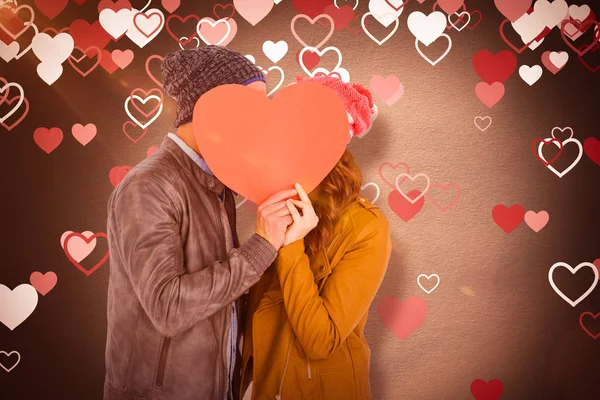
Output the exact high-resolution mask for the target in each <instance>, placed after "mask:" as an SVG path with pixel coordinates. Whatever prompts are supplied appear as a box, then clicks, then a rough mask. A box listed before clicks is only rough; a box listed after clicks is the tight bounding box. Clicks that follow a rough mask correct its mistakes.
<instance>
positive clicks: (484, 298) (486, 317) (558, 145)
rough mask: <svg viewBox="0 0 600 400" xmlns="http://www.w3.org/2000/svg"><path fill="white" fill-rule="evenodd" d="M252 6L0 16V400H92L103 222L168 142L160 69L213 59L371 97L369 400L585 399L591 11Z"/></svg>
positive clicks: (52, 10)
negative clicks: (228, 54) (1, 212)
mask: <svg viewBox="0 0 600 400" xmlns="http://www.w3.org/2000/svg"><path fill="white" fill-rule="evenodd" d="M17 3H18V5H15V4H17ZM259 3H260V6H258V4H259ZM255 4H256V5H257V6H256V7H248V2H247V1H237V0H236V1H230V2H229V3H225V2H223V3H220V4H218V3H217V2H216V1H206V2H194V1H191V0H181V1H178V0H151V1H150V2H149V1H148V0H120V1H118V2H115V1H112V0H103V1H101V2H92V1H89V0H87V1H86V0H76V1H65V0H42V1H40V0H18V1H13V0H0V138H1V139H0V140H2V146H0V160H1V163H2V171H3V172H2V177H3V183H4V187H5V188H6V190H7V195H5V196H3V199H4V203H3V205H4V209H5V210H6V211H5V219H4V225H5V227H6V228H5V229H6V230H7V232H9V234H8V235H6V238H5V239H4V241H3V246H4V248H5V249H7V251H5V252H4V253H3V254H4V258H3V266H2V268H0V388H2V393H3V394H8V397H9V398H19V399H25V400H29V399H38V398H92V397H93V398H99V397H100V396H101V391H102V384H103V379H104V343H105V335H106V325H105V324H106V322H105V321H106V287H107V284H108V273H109V268H110V265H109V262H108V261H107V257H108V254H109V253H108V247H107V243H106V233H105V232H106V201H107V199H108V197H109V195H110V193H111V191H112V190H113V188H114V187H115V186H116V185H118V183H119V182H120V181H121V180H122V179H123V177H124V176H125V175H126V174H127V173H128V171H129V170H130V169H131V168H132V167H133V166H135V165H136V164H137V163H139V162H140V161H141V160H143V159H144V158H145V157H148V156H149V155H151V154H152V152H154V151H155V150H156V146H158V145H160V142H161V140H162V138H163V137H164V135H165V134H166V133H167V132H169V131H172V129H173V128H172V122H173V120H174V117H175V103H174V101H173V100H172V99H170V98H168V96H166V95H165V94H164V91H163V88H162V77H161V75H160V69H159V68H160V60H161V58H162V56H164V55H165V54H166V53H168V52H170V51H176V50H179V49H180V46H183V47H185V48H193V47H197V46H204V45H206V44H207V43H213V44H214V43H221V44H222V45H226V46H227V47H229V48H232V49H234V50H237V51H239V52H241V53H242V54H245V55H247V56H248V58H250V59H252V60H253V61H254V62H255V63H256V64H257V65H258V66H260V67H261V68H262V69H263V70H265V71H271V72H272V71H275V73H273V74H271V73H268V74H267V86H268V91H269V92H272V93H276V92H277V90H279V89H280V88H281V87H285V86H286V85H287V84H289V83H291V82H292V81H294V80H295V78H296V76H298V75H301V76H307V75H310V74H313V75H314V74H315V73H318V72H322V73H331V74H333V75H335V76H338V77H340V78H341V79H344V80H348V79H349V80H350V81H352V82H357V83H360V84H362V85H364V86H365V87H367V88H369V89H370V90H371V91H372V93H373V95H374V99H375V102H376V103H377V105H378V108H379V117H378V119H377V121H376V122H375V125H374V127H373V129H372V130H371V132H369V133H368V134H367V135H366V136H365V137H364V138H361V139H355V140H353V141H352V142H351V144H350V147H349V148H350V150H351V151H352V153H353V155H354V157H355V159H356V161H357V162H358V164H359V166H360V167H361V170H362V171H363V186H362V194H363V196H365V197H367V198H369V199H371V200H372V201H373V202H374V204H375V205H377V206H378V207H379V208H380V209H381V210H382V211H383V212H384V213H385V214H386V215H387V217H388V219H389V220H390V223H391V229H392V239H393V252H392V257H391V259H390V263H389V267H388V271H387V274H386V277H385V279H384V281H383V283H382V285H381V288H380V290H379V292H378V294H377V296H376V298H375V299H374V301H373V304H372V307H371V310H370V318H369V321H368V324H367V328H366V335H367V339H368V340H369V343H370V346H371V351H372V360H371V385H372V392H373V398H374V399H382V400H388V399H389V400H392V399H398V398H401V399H411V400H413V399H414V400H433V399H442V398H443V399H448V400H454V399H457V400H462V399H475V400H487V399H494V400H498V399H502V400H522V399H538V398H539V399H557V400H558V399H571V398H577V399H584V400H588V399H589V400H592V399H597V398H600V387H599V386H598V385H597V384H596V382H597V381H598V380H599V379H600V372H599V369H598V368H597V367H596V366H597V359H595V358H593V357H592V354H594V351H595V350H596V349H597V347H598V345H599V343H600V314H599V313H600V308H599V307H600V306H599V304H600V284H598V276H599V274H598V271H600V250H599V249H600V243H599V241H600V239H599V238H600V235H599V234H598V229H599V227H600V211H599V210H598V207H599V206H598V204H600V191H597V190H593V189H594V188H595V186H597V182H599V181H600V125H599V123H598V121H597V116H596V114H597V111H598V91H597V90H595V91H594V89H593V88H595V87H600V73H598V71H599V70H600V43H598V42H599V41H600V29H598V28H597V26H598V25H597V21H598V20H599V19H600V8H599V7H598V6H597V5H596V3H595V2H593V1H589V0H588V1H587V2H586V3H577V4H575V3H574V2H572V1H564V0H554V1H553V2H552V1H548V0H534V1H532V0H494V1H493V2H492V1H486V2H480V1H475V0H465V1H460V0H438V1H433V0H417V1H414V0H413V1H406V0H359V1H354V0H349V1H346V2H344V1H343V0H338V1H336V2H335V4H334V1H333V0H314V1H304V0H279V1H274V2H273V3H272V4H269V2H268V1H264V0H263V1H259V2H256V3H255ZM16 7H22V8H19V10H18V11H17V12H16V13H13V10H15V9H16ZM123 7H125V8H123ZM127 7H130V8H127ZM30 10H31V11H30ZM418 13H420V14H418ZM322 14H326V15H325V16H322V17H320V18H317V17H319V16H320V15H322ZM14 15H16V16H17V17H18V18H15V17H14ZM299 15H302V16H299ZM365 15H366V17H365ZM188 16H191V17H189V18H187V20H186V17H188ZM183 21H185V23H184V22H183ZM199 21H203V22H202V23H199ZM330 21H334V29H332V27H331V26H330ZM36 32H39V35H40V36H37V37H38V39H36V40H33V38H34V36H35V34H36ZM42 32H44V35H48V36H49V37H46V36H41V33H42ZM59 34H62V36H60V37H58V39H52V38H54V37H57V36H58V35H59ZM67 35H68V36H67ZM13 36H15V37H16V38H14V37H13ZM69 38H72V40H70V39H69ZM303 49H304V51H302V50H303ZM326 49H328V50H326ZM367 54H368V57H365V55H367ZM236 202H237V204H238V234H239V236H240V240H241V241H243V240H245V239H247V238H248V237H249V236H250V235H251V233H252V227H253V226H254V216H255V213H256V205H255V204H253V203H252V202H250V201H245V199H244V198H238V199H237V200H236ZM524 359H526V360H527V362H526V363H524V362H523V360H524ZM74 366H77V367H74ZM453 371H462V373H461V374H455V373H454V372H453ZM65 376H69V377H70V378H71V379H70V380H69V381H70V382H71V383H70V384H69V385H62V384H59V383H60V382H63V381H64V379H65ZM524 377H527V379H524ZM33 378H35V381H36V385H31V384H24V383H25V382H30V381H31V380H32V379H33ZM91 393H93V395H91V397H90V394H91ZM561 396H562V397H561Z"/></svg>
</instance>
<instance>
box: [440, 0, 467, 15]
mask: <svg viewBox="0 0 600 400" xmlns="http://www.w3.org/2000/svg"><path fill="white" fill-rule="evenodd" d="M464 3H465V0H438V5H439V6H440V8H441V9H442V10H444V12H445V13H446V14H454V13H455V12H457V11H458V9H459V8H461V7H462V6H463V4H464Z"/></svg>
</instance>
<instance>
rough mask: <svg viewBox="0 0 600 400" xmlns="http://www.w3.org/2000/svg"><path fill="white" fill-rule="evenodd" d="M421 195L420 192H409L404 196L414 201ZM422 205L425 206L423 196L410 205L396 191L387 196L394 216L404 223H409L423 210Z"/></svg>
mask: <svg viewBox="0 0 600 400" xmlns="http://www.w3.org/2000/svg"><path fill="white" fill-rule="evenodd" d="M405 179H406V178H405ZM421 193H422V192H421V191H420V190H411V191H410V192H408V193H406V196H407V197H408V198H409V199H411V200H414V199H416V198H417V197H418V196H419V195H420V194H421ZM423 204H425V196H421V198H420V199H419V200H417V201H415V204H412V203H411V202H410V201H408V200H407V199H406V198H405V197H404V196H402V194H401V193H400V192H399V191H398V190H397V189H394V190H392V191H391V192H390V194H389V195H388V205H389V206H390V208H391V209H392V211H393V212H394V214H396V215H397V216H399V217H400V219H401V220H402V221H404V222H408V221H410V220H411V219H412V218H413V217H414V216H415V215H417V214H418V213H419V211H421V209H422V208H423Z"/></svg>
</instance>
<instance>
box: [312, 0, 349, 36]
mask: <svg viewBox="0 0 600 400" xmlns="http://www.w3.org/2000/svg"><path fill="white" fill-rule="evenodd" d="M323 12H324V13H325V14H329V15H330V16H331V18H333V20H334V21H335V23H334V25H333V26H334V28H335V30H336V31H341V30H343V29H344V28H346V27H347V26H348V24H349V23H350V21H352V20H353V19H354V10H353V9H352V6H349V5H345V6H341V7H340V8H337V7H336V6H335V4H330V5H328V6H327V7H325V10H324V11H323ZM317 22H318V23H319V24H320V25H321V26H325V25H323V24H322V23H321V20H318V21H317Z"/></svg>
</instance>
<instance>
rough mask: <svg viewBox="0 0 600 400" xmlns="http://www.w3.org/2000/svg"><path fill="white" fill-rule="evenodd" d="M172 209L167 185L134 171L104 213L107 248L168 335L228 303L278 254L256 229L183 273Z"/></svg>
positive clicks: (173, 206) (148, 313)
mask: <svg viewBox="0 0 600 400" xmlns="http://www.w3.org/2000/svg"><path fill="white" fill-rule="evenodd" d="M177 214H178V213H177V212H176V211H175V205H174V202H173V201H172V197H171V193H170V192H169V191H168V188H165V187H164V185H161V184H160V183H158V182H156V181H155V180H153V179H152V178H146V177H144V178H141V177H135V178H133V179H132V180H131V181H128V182H127V184H126V185H125V186H124V187H122V188H120V193H118V195H117V196H115V199H114V201H113V205H112V207H110V209H109V219H108V221H109V227H108V231H109V246H110V247H109V250H110V252H111V253H113V252H114V253H115V256H116V257H118V258H119V260H120V261H121V265H122V266H123V268H124V270H125V271H124V272H125V273H126V275H127V276H128V278H129V281H130V282H131V285H132V287H133V291H134V292H135V294H136V296H137V298H138V299H139V301H140V303H141V305H142V307H143V309H144V310H145V312H146V313H147V315H148V316H149V318H150V320H151V321H152V323H153V324H154V326H155V327H156V328H157V330H159V331H160V332H161V333H162V334H163V335H165V336H167V337H173V336H176V335H178V334H179V333H182V332H184V331H186V330H187V329H189V328H190V327H192V326H193V325H194V324H196V323H198V322H199V321H201V320H202V319H205V318H208V317H210V316H211V315H213V314H214V313H215V312H216V311H218V310H220V309H222V308H223V307H225V306H226V305H227V304H231V303H232V302H233V301H234V300H235V299H237V298H238V297H240V296H241V295H242V294H243V293H244V292H245V291H246V290H247V289H248V288H250V287H251V286H252V285H253V284H255V283H256V282H257V281H258V280H259V279H260V276H261V275H262V273H263V272H264V271H265V270H266V269H267V268H268V267H269V265H270V264H271V263H272V262H273V261H274V259H275V257H276V255H277V252H276V251H275V248H274V247H273V246H272V245H271V244H270V243H269V242H268V241H267V240H266V239H264V238H262V237H261V236H260V235H258V234H256V233H255V234H254V235H253V236H252V237H251V238H250V239H249V240H248V241H246V242H245V243H243V244H242V245H241V246H240V247H239V248H234V249H231V250H229V252H228V254H227V258H225V259H223V260H219V261H215V262H214V263H212V264H211V265H206V266H203V268H201V270H199V271H198V272H194V273H189V274H188V273H184V272H183V271H184V268H183V267H184V263H185V262H186V261H185V259H184V254H183V244H182V240H181V235H180V230H179V222H178V221H180V217H179V216H178V215H177ZM111 236H112V237H111ZM194 269H198V268H194Z"/></svg>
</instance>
